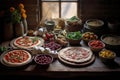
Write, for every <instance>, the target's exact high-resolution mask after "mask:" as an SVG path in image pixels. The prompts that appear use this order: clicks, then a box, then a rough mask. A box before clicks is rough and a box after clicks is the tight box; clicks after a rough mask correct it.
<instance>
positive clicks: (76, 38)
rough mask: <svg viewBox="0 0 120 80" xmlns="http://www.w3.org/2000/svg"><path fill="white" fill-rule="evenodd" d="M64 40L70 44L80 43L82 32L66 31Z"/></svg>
mask: <svg viewBox="0 0 120 80" xmlns="http://www.w3.org/2000/svg"><path fill="white" fill-rule="evenodd" d="M66 40H67V41H68V42H69V44H70V45H80V41H81V40H82V34H81V32H80V31H76V32H68V33H67V35H66Z"/></svg>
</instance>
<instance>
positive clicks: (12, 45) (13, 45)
mask: <svg viewBox="0 0 120 80" xmlns="http://www.w3.org/2000/svg"><path fill="white" fill-rule="evenodd" d="M38 38H39V40H40V41H41V43H40V44H39V45H36V46H43V44H44V40H43V38H41V37H38ZM16 39H17V38H15V39H13V40H12V41H11V42H10V46H11V47H12V48H14V49H16V48H20V47H17V46H16V45H15V44H14V41H15V40H16ZM23 49H24V48H23ZM25 49H26V48H25ZM27 49H28V50H32V49H33V47H32V48H27Z"/></svg>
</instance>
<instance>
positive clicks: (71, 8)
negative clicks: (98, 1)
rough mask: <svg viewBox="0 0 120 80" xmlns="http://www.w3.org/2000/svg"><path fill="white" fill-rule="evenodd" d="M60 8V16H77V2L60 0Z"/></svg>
mask: <svg viewBox="0 0 120 80" xmlns="http://www.w3.org/2000/svg"><path fill="white" fill-rule="evenodd" d="M61 9H62V10H61V17H62V18H70V17H72V16H77V3H75V2H72V3H71V2H62V4H61Z"/></svg>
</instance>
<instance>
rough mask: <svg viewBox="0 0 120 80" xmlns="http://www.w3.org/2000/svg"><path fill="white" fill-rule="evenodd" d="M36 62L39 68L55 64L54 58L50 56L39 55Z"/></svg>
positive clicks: (36, 56) (35, 59)
mask: <svg viewBox="0 0 120 80" xmlns="http://www.w3.org/2000/svg"><path fill="white" fill-rule="evenodd" d="M34 62H35V63H36V64H37V65H39V66H49V65H50V64H51V63H52V62H53V57H52V56H51V55H49V54H37V55H35V57H34Z"/></svg>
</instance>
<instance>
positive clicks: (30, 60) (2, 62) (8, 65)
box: [0, 49, 33, 67]
mask: <svg viewBox="0 0 120 80" xmlns="http://www.w3.org/2000/svg"><path fill="white" fill-rule="evenodd" d="M13 50H25V51H27V52H28V53H29V54H30V56H31V58H30V59H29V60H28V61H27V62H26V63H24V64H21V65H12V64H11V65H10V64H7V63H5V62H4V60H3V57H4V56H5V54H7V53H8V52H10V51H13ZM32 60H33V56H32V55H31V52H30V51H28V50H26V49H12V50H8V51H5V52H4V53H2V54H1V56H0V62H1V64H3V65H4V66H6V67H21V66H25V65H27V64H29V63H30V62H32Z"/></svg>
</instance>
